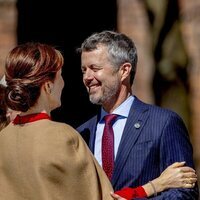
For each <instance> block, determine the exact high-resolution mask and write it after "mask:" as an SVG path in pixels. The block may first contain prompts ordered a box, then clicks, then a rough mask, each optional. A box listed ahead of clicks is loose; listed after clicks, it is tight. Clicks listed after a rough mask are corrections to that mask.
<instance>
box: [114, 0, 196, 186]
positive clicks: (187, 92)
mask: <svg viewBox="0 0 200 200" xmlns="http://www.w3.org/2000/svg"><path fill="white" fill-rule="evenodd" d="M169 4H171V5H170V6H171V7H169ZM169 8H171V9H169ZM167 9H168V10H167ZM167 12H168V13H167ZM170 23H171V24H170ZM164 24H165V25H164ZM199 24H200V1H196V0H190V1H188V0H175V1H170V0H162V1H154V0H145V1H138V0H118V30H119V31H120V32H124V33H126V34H127V35H129V36H130V37H131V38H132V39H133V40H134V41H135V43H136V46H137V49H138V54H139V63H138V69H137V74H136V80H135V82H134V86H133V93H134V94H136V95H137V96H138V97H140V98H141V99H142V100H144V101H145V102H148V103H155V104H156V103H157V102H156V100H157V99H156V95H155V92H156V91H155V90H154V91H153V88H152V83H153V78H155V75H154V73H155V72H156V70H158V68H160V69H161V70H163V71H161V73H163V74H164V73H165V74H164V75H165V76H166V77H165V78H166V79H165V80H164V81H163V80H161V79H160V80H159V81H160V82H159V81H157V85H159V86H158V88H159V89H160V91H161V95H162V97H161V102H160V104H159V105H160V106H163V107H168V108H171V109H172V110H174V111H175V112H177V113H178V114H179V115H180V116H181V117H182V118H183V120H184V121H185V123H186V126H187V128H188V130H189V134H190V138H191V142H192V145H193V149H194V161H195V166H196V171H197V174H198V177H200V145H199V144H200V39H199V38H200V26H199ZM164 31H166V32H164ZM159 34H160V38H159ZM161 37H162V38H161ZM157 43H160V52H157V54H158V55H159V53H160V55H159V56H160V59H157V57H156V56H157V55H156V54H155V51H156V50H155V46H156V45H157ZM179 75H180V76H179ZM181 76H182V77H181ZM162 77H164V76H160V78H162ZM170 81H171V82H170ZM168 83H169V85H167V84H168ZM166 85H167V87H166ZM198 181H199V185H200V178H199V180H198Z"/></svg>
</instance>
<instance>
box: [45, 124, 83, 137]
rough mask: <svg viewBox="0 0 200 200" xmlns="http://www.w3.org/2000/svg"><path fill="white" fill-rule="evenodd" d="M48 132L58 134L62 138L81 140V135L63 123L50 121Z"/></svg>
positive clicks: (47, 127)
mask: <svg viewBox="0 0 200 200" xmlns="http://www.w3.org/2000/svg"><path fill="white" fill-rule="evenodd" d="M46 131H47V132H51V133H56V134H57V135H59V136H62V137H68V138H69V137H73V138H77V137H78V138H80V137H81V136H80V134H79V133H78V132H77V131H76V129H74V128H73V127H72V126H71V125H69V124H67V123H63V122H55V121H49V122H48V125H46Z"/></svg>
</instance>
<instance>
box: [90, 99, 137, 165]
mask: <svg viewBox="0 0 200 200" xmlns="http://www.w3.org/2000/svg"><path fill="white" fill-rule="evenodd" d="M133 101H134V97H133V96H130V97H128V98H127V99H126V100H125V101H124V102H123V103H122V104H121V105H120V106H119V107H117V108H116V109H115V110H114V111H113V112H112V114H117V115H119V116H118V117H117V119H116V121H115V123H114V124H113V131H114V152H115V158H116V155H117V151H118V147H119V143H120V141H121V137H122V134H123V130H124V127H125V124H126V120H127V117H128V114H129V111H130V108H131V105H132V103H133ZM107 114H109V113H107V112H106V111H105V110H104V109H103V108H102V109H101V117H100V120H99V122H98V124H97V130H96V138H95V148H94V156H95V158H96V159H97V161H98V162H99V164H100V165H101V166H102V157H101V141H102V135H103V129H104V125H105V122H104V119H103V118H104V116H105V115H107ZM110 114H111V113H110Z"/></svg>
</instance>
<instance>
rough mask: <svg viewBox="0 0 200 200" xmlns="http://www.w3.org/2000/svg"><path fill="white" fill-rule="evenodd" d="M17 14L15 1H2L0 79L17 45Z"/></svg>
mask: <svg viewBox="0 0 200 200" xmlns="http://www.w3.org/2000/svg"><path fill="white" fill-rule="evenodd" d="M16 26H17V12H16V1H15V0H0V78H1V77H2V75H3V74H4V63H5V58H6V55H7V54H8V52H9V50H10V49H11V48H13V47H14V46H15V44H16Z"/></svg>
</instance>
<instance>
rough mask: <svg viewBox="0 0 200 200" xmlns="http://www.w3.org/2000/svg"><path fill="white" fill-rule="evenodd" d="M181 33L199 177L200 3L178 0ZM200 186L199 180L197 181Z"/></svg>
mask: <svg viewBox="0 0 200 200" xmlns="http://www.w3.org/2000/svg"><path fill="white" fill-rule="evenodd" d="M180 7H181V17H182V32H183V36H184V41H185V46H186V48H187V51H188V55H189V57H190V63H189V68H188V74H189V81H190V108H191V115H190V119H191V126H192V132H191V134H190V135H191V136H192V138H191V139H192V143H193V147H194V160H195V164H196V171H197V174H198V177H200V39H199V38H200V26H199V24H200V1H196V0H189V1H188V0H180ZM199 184H200V179H199Z"/></svg>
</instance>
